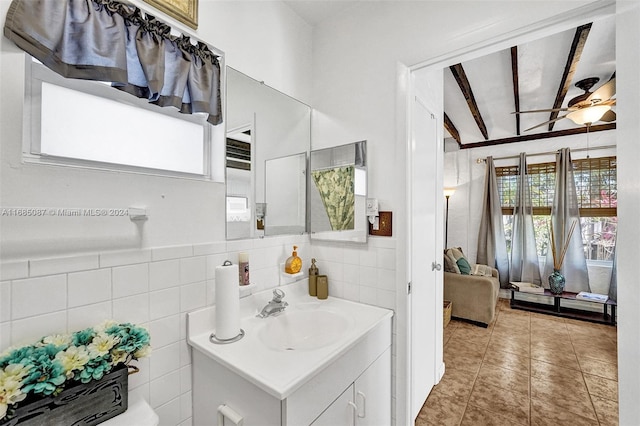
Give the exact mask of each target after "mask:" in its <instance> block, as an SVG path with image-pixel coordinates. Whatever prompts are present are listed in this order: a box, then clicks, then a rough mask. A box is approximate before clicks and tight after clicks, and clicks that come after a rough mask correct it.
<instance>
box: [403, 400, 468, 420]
mask: <svg viewBox="0 0 640 426" xmlns="http://www.w3.org/2000/svg"><path fill="white" fill-rule="evenodd" d="M466 406H467V402H466V401H465V400H463V399H460V398H451V397H449V396H446V395H443V394H441V393H439V392H437V391H433V392H431V394H429V398H428V399H427V401H426V402H425V403H424V405H423V406H422V409H421V410H420V413H419V414H418V417H417V418H416V422H415V426H434V425H442V426H457V425H459V424H460V421H461V420H462V416H463V414H464V410H465V408H466Z"/></svg>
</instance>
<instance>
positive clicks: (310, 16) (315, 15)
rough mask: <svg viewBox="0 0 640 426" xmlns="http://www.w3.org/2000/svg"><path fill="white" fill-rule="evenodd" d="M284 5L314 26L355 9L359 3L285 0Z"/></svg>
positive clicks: (336, 0)
mask: <svg viewBox="0 0 640 426" xmlns="http://www.w3.org/2000/svg"><path fill="white" fill-rule="evenodd" d="M284 3H285V4H286V5H287V6H289V7H290V8H291V9H293V11H294V12H295V13H296V14H298V16H300V17H301V18H302V19H304V20H305V21H306V22H307V23H308V24H309V25H311V26H314V25H317V24H318V23H320V22H322V21H324V20H325V19H327V18H330V17H332V16H334V15H337V14H339V13H340V12H342V11H344V10H346V9H348V8H350V7H353V6H354V5H355V4H357V3H358V1H348V0H329V1H327V0H285V1H284Z"/></svg>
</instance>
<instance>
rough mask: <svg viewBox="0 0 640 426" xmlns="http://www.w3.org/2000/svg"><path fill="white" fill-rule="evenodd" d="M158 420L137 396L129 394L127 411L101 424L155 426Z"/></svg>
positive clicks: (110, 425)
mask: <svg viewBox="0 0 640 426" xmlns="http://www.w3.org/2000/svg"><path fill="white" fill-rule="evenodd" d="M158 423H160V418H159V417H158V415H157V414H156V412H155V411H153V409H152V408H151V407H150V406H149V404H148V403H147V401H145V399H144V398H142V397H141V396H139V395H131V394H129V404H128V408H127V411H125V412H124V413H122V414H120V415H118V416H115V417H112V418H110V419H109V420H107V421H105V422H103V423H102V425H103V426H131V425H136V426H157V425H158Z"/></svg>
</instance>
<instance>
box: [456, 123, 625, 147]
mask: <svg viewBox="0 0 640 426" xmlns="http://www.w3.org/2000/svg"><path fill="white" fill-rule="evenodd" d="M615 128H616V123H608V124H599V125H597V126H591V127H590V128H589V133H595V132H603V131H605V130H615ZM580 133H587V127H586V126H584V127H578V128H575V129H567V130H557V131H555V132H548V133H536V134H532V135H525V136H517V137H513V138H504V139H494V140H491V141H485V142H474V143H465V144H462V146H461V147H460V148H461V149H470V148H481V147H483V146H493V145H503V144H506V143H514V142H527V141H534V140H539V139H549V138H557V137H561V136H569V135H579V134H580Z"/></svg>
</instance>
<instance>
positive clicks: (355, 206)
mask: <svg viewBox="0 0 640 426" xmlns="http://www.w3.org/2000/svg"><path fill="white" fill-rule="evenodd" d="M309 168H310V179H309V180H310V182H309V188H310V189H309V197H310V206H311V207H310V216H311V239H314V240H330V241H350V242H358V243H364V242H366V241H367V232H368V228H369V226H368V223H369V222H368V221H367V216H366V201H367V143H366V141H360V142H355V143H350V144H346V145H340V146H335V147H331V148H325V149H319V150H313V151H311V155H310V167H309Z"/></svg>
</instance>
